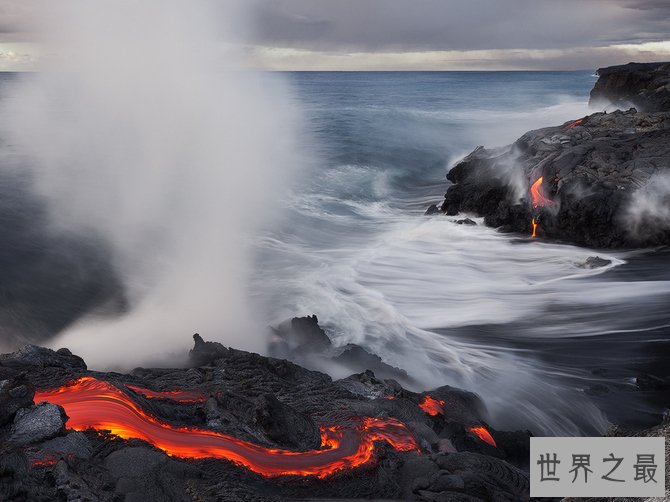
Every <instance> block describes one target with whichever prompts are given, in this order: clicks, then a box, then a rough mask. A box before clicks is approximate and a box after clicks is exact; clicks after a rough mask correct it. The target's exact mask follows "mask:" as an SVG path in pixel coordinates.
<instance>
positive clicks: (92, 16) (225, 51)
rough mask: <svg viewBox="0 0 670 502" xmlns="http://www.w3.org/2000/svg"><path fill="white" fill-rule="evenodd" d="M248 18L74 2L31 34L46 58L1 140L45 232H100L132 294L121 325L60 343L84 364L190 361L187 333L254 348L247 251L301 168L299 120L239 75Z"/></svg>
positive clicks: (210, 6)
mask: <svg viewBox="0 0 670 502" xmlns="http://www.w3.org/2000/svg"><path fill="white" fill-rule="evenodd" d="M246 14H247V13H246V12H245V9H244V8H243V2H225V3H222V4H217V3H215V2H209V1H198V2H180V1H174V0H167V1H166V0H144V1H142V2H132V1H129V0H115V1H112V0H98V1H96V2H86V1H79V0H68V1H65V2H56V3H55V4H51V6H50V7H49V8H48V9H47V8H46V7H45V9H42V11H41V14H40V18H39V19H37V20H36V21H37V23H36V24H37V25H38V26H40V27H41V35H42V37H43V41H44V43H45V44H46V46H47V52H48V53H50V54H52V57H51V58H50V60H49V61H48V62H47V63H46V64H47V67H46V68H45V71H43V72H40V73H39V74H36V75H34V76H33V77H31V78H28V79H22V81H21V83H20V85H18V86H17V88H16V89H14V92H13V93H12V95H11V97H10V98H9V99H7V100H6V102H5V103H4V106H3V108H4V110H3V117H4V122H5V124H6V127H5V129H6V130H5V131H3V134H4V135H5V136H4V137H8V138H10V141H11V142H12V143H13V144H14V145H15V146H16V147H17V148H19V149H20V151H21V152H23V153H24V154H26V156H27V160H26V164H27V165H28V166H29V168H30V169H31V172H32V175H33V179H34V185H35V190H36V191H37V193H38V194H39V195H41V196H42V197H44V199H45V200H46V201H47V203H48V207H49V208H50V212H51V222H52V223H53V226H54V227H55V228H57V229H58V231H67V232H75V233H77V234H81V235H82V236H86V235H92V234H98V236H99V237H101V238H102V239H103V241H104V242H106V243H107V245H108V246H109V247H110V249H111V252H112V256H113V260H114V266H115V267H116V269H117V270H118V273H119V274H120V275H121V277H122V279H123V282H124V284H125V287H126V289H127V297H128V300H129V309H128V311H127V312H126V313H125V314H124V315H122V316H120V317H115V318H114V319H109V318H106V319H102V318H97V319H96V318H94V317H90V316H89V318H87V319H84V320H82V321H81V322H79V323H78V324H77V325H76V326H74V327H72V328H71V329H69V330H67V332H65V333H63V334H62V336H60V338H59V339H57V340H56V342H55V345H58V346H63V345H66V346H69V347H70V348H72V349H73V350H75V351H76V352H78V353H80V354H81V355H83V356H84V357H85V358H86V360H87V361H88V362H89V363H90V364H93V365H95V366H100V365H107V364H109V363H111V362H112V361H113V362H115V363H119V362H121V361H123V364H125V365H131V364H137V363H140V362H142V361H143V360H145V359H146V357H147V356H148V355H150V354H151V355H153V354H155V353H156V352H158V353H165V352H169V351H172V350H175V351H179V352H183V350H184V346H185V345H187V344H188V336H189V334H192V333H193V332H194V331H201V332H203V333H206V336H208V337H210V338H214V339H216V338H218V339H220V340H222V341H224V342H226V343H229V344H231V345H235V346H238V347H242V348H247V349H256V350H258V349H260V348H261V343H262V340H261V337H260V335H256V336H253V335H252V333H253V332H254V331H255V332H256V333H259V331H258V330H257V329H256V327H255V326H253V323H252V322H251V321H250V319H251V317H252V316H251V315H250V313H249V308H248V305H247V302H246V291H245V289H246V282H247V281H246V278H247V272H248V270H249V266H250V263H249V262H250V260H249V255H248V252H247V243H248V240H249V237H250V234H251V231H253V229H254V228H256V227H257V226H258V225H259V224H260V223H261V221H262V219H264V218H265V217H266V215H267V214H271V213H272V211H271V207H272V206H271V200H270V199H271V198H270V197H269V196H270V195H271V193H277V192H278V182H279V181H280V180H282V179H285V178H286V169H287V168H288V166H289V165H294V164H295V163H296V161H295V159H291V153H290V152H293V138H292V134H291V131H292V130H293V126H294V121H295V117H293V115H292V112H291V111H290V110H289V108H288V107H287V106H285V104H286V98H287V96H286V89H284V88H283V85H282V84H281V82H277V81H273V82H271V85H268V82H267V80H268V79H270V78H276V77H270V76H268V75H263V76H260V75H256V74H253V73H251V72H245V71H239V70H240V68H243V67H245V65H246V62H245V61H244V59H243V57H242V56H243V54H242V53H241V52H240V51H237V50H236V49H235V47H236V43H238V42H240V41H243V39H244V36H245V35H246V34H245V33H244V30H241V29H240V26H242V27H245V26H246V24H248V21H249V19H248V18H247V16H246ZM221 26H223V30H222V28H221ZM270 188H272V191H270Z"/></svg>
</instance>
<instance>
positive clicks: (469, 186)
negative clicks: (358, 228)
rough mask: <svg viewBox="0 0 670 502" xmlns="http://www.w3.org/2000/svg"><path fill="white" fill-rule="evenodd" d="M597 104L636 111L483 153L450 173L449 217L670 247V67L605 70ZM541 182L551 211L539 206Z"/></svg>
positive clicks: (609, 244) (575, 238) (593, 240)
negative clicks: (535, 198)
mask: <svg viewBox="0 0 670 502" xmlns="http://www.w3.org/2000/svg"><path fill="white" fill-rule="evenodd" d="M598 73H599V75H600V79H599V80H598V82H597V84H596V86H595V88H594V89H593V92H592V93H591V101H592V103H594V104H598V103H602V102H604V101H605V100H606V101H608V102H611V103H614V104H615V105H617V106H622V105H625V106H626V107H630V106H631V105H634V106H636V107H637V108H638V109H639V110H640V111H638V110H637V109H635V108H631V109H629V110H628V111H626V112H623V111H615V112H614V113H609V114H608V113H595V114H593V115H589V116H588V117H583V118H581V119H579V120H575V121H572V122H568V123H565V124H563V125H561V126H557V127H547V128H544V129H539V130H536V131H530V132H528V133H526V134H524V135H523V136H522V137H521V138H519V139H518V140H517V141H516V142H515V143H514V144H512V145H510V146H507V147H503V148H496V149H486V148H484V147H481V146H480V147H478V148H477V149H475V150H474V151H473V152H472V153H471V154H470V155H468V156H467V157H465V158H464V159H463V160H462V161H461V162H459V163H458V164H457V165H456V166H454V167H453V168H452V169H451V171H449V173H448V174H447V179H448V180H449V181H450V182H451V183H452V185H451V186H450V187H449V188H448V190H447V193H446V195H445V199H444V202H443V203H442V206H441V207H440V210H441V211H442V212H443V213H445V214H447V215H456V214H459V213H472V214H475V215H478V216H483V217H484V223H485V224H486V225H488V226H490V227H495V228H499V229H500V230H501V231H504V232H516V233H523V234H531V233H532V231H533V225H532V221H533V219H534V220H535V223H536V224H537V235H538V237H542V238H549V239H555V240H559V241H567V242H570V243H573V244H577V245H582V246H588V247H596V248H636V247H647V246H658V245H665V244H670V218H669V217H668V214H669V213H670V193H669V191H668V190H667V187H666V185H667V184H666V183H664V179H665V177H666V176H669V175H670V141H668V139H669V138H670V63H654V64H630V65H625V66H618V67H611V68H604V69H601V70H598ZM540 177H542V178H543V183H542V186H541V190H542V191H543V192H544V195H545V197H547V198H549V199H550V201H551V202H550V203H549V204H542V203H540V204H537V205H534V204H533V202H532V200H531V194H530V187H531V185H533V184H534V183H535V182H536V181H537V180H538V179H539V178H540Z"/></svg>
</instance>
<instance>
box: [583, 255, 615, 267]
mask: <svg viewBox="0 0 670 502" xmlns="http://www.w3.org/2000/svg"><path fill="white" fill-rule="evenodd" d="M611 264H612V260H606V259H605V258H601V257H600V256H589V257H588V258H587V259H586V261H585V262H584V263H581V264H580V265H579V267H581V268H586V269H594V268H602V267H606V266H607V265H611Z"/></svg>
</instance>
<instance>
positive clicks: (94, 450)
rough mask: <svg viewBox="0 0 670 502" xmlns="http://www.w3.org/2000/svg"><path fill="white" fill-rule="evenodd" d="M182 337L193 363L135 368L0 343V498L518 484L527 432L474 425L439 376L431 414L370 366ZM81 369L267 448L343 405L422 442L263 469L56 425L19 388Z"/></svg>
mask: <svg viewBox="0 0 670 502" xmlns="http://www.w3.org/2000/svg"><path fill="white" fill-rule="evenodd" d="M315 321H316V319H314V320H313V321H307V324H309V325H310V326H311V328H310V329H311V330H312V331H315V328H316V327H317V326H318V324H317V323H316V322H315ZM298 324H300V323H298ZM316 336H317V337H318V336H320V335H318V334H317V335H316ZM194 338H195V344H194V348H193V350H192V351H191V357H192V360H193V361H196V360H197V361H202V362H203V364H202V365H200V366H196V367H192V368H185V369H151V368H137V369H135V370H133V372H132V373H131V374H127V375H124V374H119V373H95V372H87V371H83V370H82V369H81V367H80V366H81V365H75V366H74V367H73V366H72V365H70V366H68V365H66V364H60V362H59V361H60V359H57V360H56V363H54V362H53V361H52V363H49V364H55V365H51V366H49V365H47V366H45V365H43V364H35V361H36V360H35V358H33V357H15V356H13V355H12V356H11V357H10V356H1V357H0V359H1V360H3V361H10V360H11V361H12V364H13V367H12V368H11V369H10V368H7V367H4V366H0V376H2V377H3V378H4V379H5V380H7V381H9V380H11V384H10V385H9V386H7V387H6V388H4V389H3V390H1V391H0V393H5V392H6V394H2V395H3V396H10V394H9V391H10V390H11V391H12V394H13V395H14V396H15V397H12V399H23V400H24V401H16V403H20V406H19V409H18V412H16V413H15V415H16V417H15V418H14V423H13V424H10V423H7V424H4V425H0V499H2V500H31V501H33V500H35V501H42V500H43V501H47V500H48V501H51V500H109V501H112V500H165V501H181V500H231V501H232V500H254V501H255V500H260V501H262V500H266V501H282V500H296V499H301V500H313V499H321V500H324V499H325V500H328V499H331V500H332V499H343V500H362V499H379V498H383V499H389V500H400V499H403V500H472V501H477V502H480V501H487V500H524V499H525V498H527V493H528V488H527V477H526V474H525V471H524V469H526V468H527V467H526V466H524V464H525V463H527V456H528V437H529V435H528V433H520V432H508V433H506V432H502V431H496V430H495V429H493V428H491V427H488V429H489V431H490V433H491V434H492V436H493V437H494V439H495V440H496V441H497V442H498V447H497V448H494V447H492V446H490V445H488V444H486V443H484V442H483V441H481V440H480V439H478V438H477V437H476V436H474V435H473V434H472V433H471V432H469V428H470V427H472V426H474V425H482V424H484V425H485V424H486V419H487V417H486V410H485V408H484V405H483V403H482V402H481V400H480V399H479V398H478V397H477V396H475V395H474V394H471V393H468V392H464V391H461V390H459V389H454V388H451V387H440V388H438V389H435V390H432V391H429V392H428V394H430V395H431V396H433V397H434V398H435V399H439V400H444V401H445V414H444V415H438V416H429V415H427V414H426V413H425V412H424V411H423V410H422V409H421V408H420V407H419V403H421V402H422V400H423V399H424V397H425V394H418V393H414V392H411V391H409V390H407V389H404V388H403V387H402V386H401V385H400V384H399V383H398V381H396V380H391V379H386V380H385V379H381V378H379V377H377V376H376V375H375V374H374V373H373V372H371V371H364V372H362V373H359V374H356V375H352V376H350V377H348V378H345V379H342V380H339V381H333V380H332V379H331V378H330V377H329V376H327V375H325V374H323V373H320V372H317V371H310V370H308V369H305V368H303V367H301V366H298V365H296V364H293V363H291V362H288V361H285V360H279V359H273V358H267V357H263V356H260V355H258V354H253V353H249V352H243V351H239V350H235V349H229V348H225V347H223V345H221V344H218V343H211V342H205V341H204V340H203V339H202V338H201V337H199V336H196V337H194ZM19 353H22V354H25V353H26V351H19ZM28 353H31V354H36V353H37V354H48V355H49V358H51V357H58V358H60V357H66V358H69V357H75V356H71V355H69V354H57V356H53V354H56V353H53V354H50V353H49V352H42V351H41V350H35V348H32V349H30V350H28ZM38 360H39V361H43V359H42V358H38ZM49 360H51V359H49ZM3 372H4V373H3ZM86 374H90V375H94V376H95V377H96V378H100V379H104V380H106V381H109V382H111V383H113V384H114V385H116V386H117V387H119V388H121V389H125V390H124V391H127V392H126V393H127V395H128V396H129V398H130V399H132V400H133V401H134V402H136V404H137V405H138V406H140V407H142V408H143V409H144V410H145V411H146V412H147V413H149V414H150V415H153V416H155V417H157V418H159V419H160V420H162V421H165V422H167V423H171V424H173V425H175V426H188V427H197V428H201V429H210V430H215V431H219V432H222V433H225V434H229V435H232V436H234V437H237V438H240V439H243V440H246V441H249V442H252V443H255V444H259V445H262V446H265V447H269V448H280V449H291V450H295V451H299V450H308V449H313V448H318V447H319V445H320V435H319V427H320V426H329V425H334V424H342V423H347V422H348V421H351V420H356V417H391V418H395V419H397V420H400V421H402V422H404V423H405V424H407V425H408V426H409V427H411V428H412V430H413V431H414V433H415V434H416V437H417V440H418V442H419V443H420V445H421V447H422V452H421V453H420V454H419V453H417V452H406V453H402V452H397V451H394V450H393V449H391V448H389V447H388V446H387V445H384V444H381V443H380V444H379V445H377V447H376V449H375V458H376V461H375V462H373V463H370V464H367V465H365V466H363V467H361V468H358V469H355V470H352V471H343V472H340V473H337V474H335V475H333V476H330V477H328V478H326V479H322V480H321V479H317V478H313V477H311V478H309V477H308V478H302V477H300V478H292V477H283V478H276V479H274V478H263V477H261V476H259V475H256V474H254V473H252V472H250V471H248V470H246V469H244V468H242V467H239V466H236V465H235V464H233V463H232V462H229V461H226V460H217V459H207V460H197V461H193V460H190V461H189V460H183V459H179V458H173V457H169V456H167V455H165V454H164V453H163V452H161V451H160V450H158V449H156V448H154V447H152V446H150V445H148V444H147V443H145V442H143V441H140V440H134V439H132V440H122V439H119V438H117V437H114V436H111V435H107V434H105V433H101V432H93V431H85V432H73V431H69V432H67V431H65V430H64V427H63V423H64V421H65V419H66V417H64V416H63V414H62V409H60V408H58V407H56V406H54V405H50V404H41V405H37V406H34V405H32V403H31V402H29V401H28V402H26V401H25V400H26V399H27V398H32V396H33V391H32V388H33V387H35V386H36V384H35V382H39V384H38V385H37V387H38V388H46V387H50V386H53V385H62V383H64V382H67V381H69V380H71V379H73V378H77V377H79V376H82V375H86ZM47 377H48V378H47ZM126 384H128V385H136V386H140V387H144V388H149V389H155V390H173V389H182V390H189V391H193V392H197V393H199V394H201V395H203V396H205V397H206V399H205V400H204V402H184V403H180V402H175V401H170V400H169V399H156V398H154V399H147V398H145V397H143V396H142V395H141V394H140V393H137V392H133V391H131V390H128V389H127V388H126V387H125V385H126ZM65 427H67V423H66V422H65ZM19 435H20V437H22V438H23V439H22V440H20V441H18V442H17V441H7V440H6V439H7V438H9V437H10V436H11V437H14V438H15V439H16V438H17V437H19Z"/></svg>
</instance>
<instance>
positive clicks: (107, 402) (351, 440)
mask: <svg viewBox="0 0 670 502" xmlns="http://www.w3.org/2000/svg"><path fill="white" fill-rule="evenodd" d="M40 401H47V402H50V403H54V404H58V405H60V406H62V407H63V408H64V409H65V412H66V413H67V415H68V417H70V418H69V420H68V427H69V428H71V429H75V430H78V431H81V430H86V429H96V430H107V431H110V432H111V433H112V434H115V435H117V436H119V437H121V438H124V439H130V438H136V439H142V440H144V441H146V442H148V443H151V444H152V445H154V446H155V447H156V448H159V449H161V450H163V451H164V452H165V453H167V454H168V455H172V456H175V457H181V458H193V459H201V458H224V459H227V460H230V461H232V462H234V463H236V464H239V465H242V466H244V467H246V468H247V469H249V470H251V471H253V472H256V473H258V474H261V475H263V476H268V477H271V476H282V475H300V476H312V475H314V476H318V477H319V478H324V477H326V476H329V475H330V474H333V473H335V472H338V471H341V470H344V469H352V468H355V467H358V466H361V465H364V464H366V463H367V462H369V461H370V460H371V459H372V457H373V452H374V443H375V441H386V442H387V443H389V444H390V445H391V446H392V447H393V448H395V449H396V450H398V451H412V450H414V451H418V450H419V446H418V444H417V442H416V439H415V438H414V436H413V435H412V433H411V432H410V430H409V429H408V428H407V426H406V425H405V424H403V423H402V422H400V421H398V420H396V419H393V418H359V419H355V420H352V422H351V423H350V424H348V425H338V426H333V427H327V428H326V427H322V428H321V445H322V449H320V450H312V451H306V452H293V451H286V450H278V449H271V448H265V447H262V446H259V445H255V444H253V443H249V442H247V441H243V440H241V439H237V438H234V437H232V436H228V435H225V434H220V433H217V432H213V431H208V430H202V429H196V428H189V427H176V426H174V425H170V424H168V423H165V422H162V421H160V420H158V419H156V418H154V417H152V416H150V415H148V414H147V413H145V412H144V411H143V410H142V409H141V408H140V407H139V406H138V405H137V404H135V403H134V402H133V401H132V400H131V399H130V398H129V396H128V395H126V394H125V393H124V392H122V391H121V390H120V389H118V388H117V387H115V386H114V385H112V384H110V383H109V382H104V381H101V380H97V379H95V378H92V377H82V378H80V379H78V380H75V381H73V382H71V383H69V384H67V385H65V386H63V387H59V388H57V389H53V390H43V391H37V392H36V393H35V402H40Z"/></svg>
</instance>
